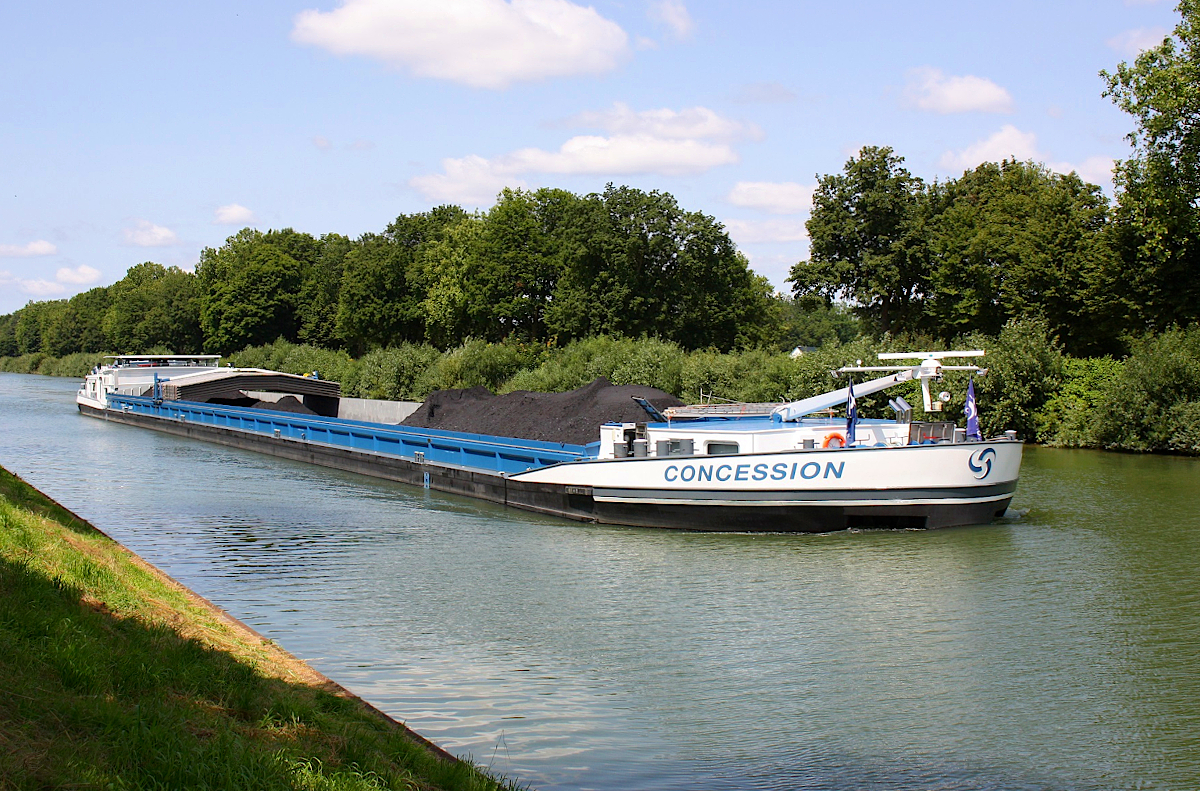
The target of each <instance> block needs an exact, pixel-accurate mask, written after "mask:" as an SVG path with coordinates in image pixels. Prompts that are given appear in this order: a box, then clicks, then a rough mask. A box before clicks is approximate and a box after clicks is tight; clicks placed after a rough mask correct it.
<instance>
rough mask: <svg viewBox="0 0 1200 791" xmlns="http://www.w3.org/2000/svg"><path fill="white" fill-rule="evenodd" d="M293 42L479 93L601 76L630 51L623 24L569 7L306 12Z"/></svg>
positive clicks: (355, 4) (488, 1) (517, 3)
mask: <svg viewBox="0 0 1200 791" xmlns="http://www.w3.org/2000/svg"><path fill="white" fill-rule="evenodd" d="M292 40H294V41H296V42H299V43H301V44H311V45H314V46H317V47H321V48H322V49H325V50H328V51H329V52H332V53H334V54H335V55H363V56H366V57H369V58H374V59H375V60H379V61H382V62H383V63H386V64H388V65H391V66H394V67H398V68H406V69H409V70H410V71H411V72H412V73H413V74H415V75H417V76H420V77H434V78H437V79H443V80H450V81H451V82H458V83H462V84H464V85H470V86H472V87H475V88H506V87H508V86H509V85H511V84H513V83H514V82H523V81H528V80H540V79H545V78H547V77H567V76H574V75H580V74H600V73H603V72H607V71H611V70H612V69H614V68H616V66H617V65H618V64H619V63H620V61H621V60H622V58H623V57H624V56H625V55H626V54H627V52H628V36H627V35H626V34H625V31H624V30H622V29H621V27H620V26H619V25H617V24H616V23H615V22H612V21H610V20H608V19H605V18H604V17H602V16H600V14H598V13H597V12H596V10H595V9H594V8H591V7H590V6H589V7H584V6H580V5H576V4H575V3H571V2H568V0H511V2H509V1H506V0H440V1H439V2H428V0H345V2H343V3H342V5H341V6H339V7H338V8H336V9H335V10H333V11H329V12H321V11H318V10H315V9H312V10H308V11H302V12H300V13H299V14H298V15H297V16H296V19H295V25H294V27H293V28H292Z"/></svg>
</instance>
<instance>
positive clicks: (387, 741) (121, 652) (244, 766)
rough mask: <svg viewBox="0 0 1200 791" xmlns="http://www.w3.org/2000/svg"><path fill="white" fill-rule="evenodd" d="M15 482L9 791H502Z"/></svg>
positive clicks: (7, 486) (8, 501)
mask: <svg viewBox="0 0 1200 791" xmlns="http://www.w3.org/2000/svg"><path fill="white" fill-rule="evenodd" d="M512 787H513V786H512V785H511V784H508V783H505V782H503V781H500V780H496V779H495V778H492V777H490V776H488V775H487V774H485V773H484V772H482V771H480V770H479V769H478V768H476V767H474V766H472V765H471V764H469V763H465V762H459V761H453V760H446V759H445V758H444V757H441V756H439V755H437V754H436V753H435V752H433V751H432V750H430V749H429V748H427V747H426V746H425V745H423V744H421V743H419V741H418V740H417V739H416V738H414V737H413V736H412V735H410V733H409V732H408V731H406V730H405V729H403V728H402V727H400V726H398V725H397V724H396V723H394V722H392V721H390V720H388V719H386V718H384V717H382V716H380V715H379V714H378V713H377V712H374V711H372V710H371V709H369V708H368V707H367V706H365V705H364V704H363V703H362V702H361V701H359V700H358V699H356V698H353V697H351V696H349V695H347V694H345V693H344V691H343V690H341V689H340V688H337V687H336V685H332V684H330V683H329V682H328V681H327V680H325V679H324V678H323V677H321V676H319V675H318V674H316V673H314V672H313V671H312V670H311V669H309V668H307V666H305V665H303V663H300V662H299V661H298V660H296V659H295V658H293V657H291V656H290V655H288V654H286V653H285V652H283V651H282V650H280V649H279V648H278V647H276V646H275V645H274V644H273V643H271V642H270V641H267V640H264V639H262V638H261V637H260V636H258V635H256V634H254V633H253V632H251V631H250V630H248V629H246V628H244V627H241V626H240V625H239V624H237V623H236V622H234V621H232V620H230V619H228V618H226V617H224V616H223V615H222V614H221V613H220V612H218V611H217V610H215V609H214V608H212V607H211V606H210V605H208V604H207V603H206V602H204V600H202V599H200V598H199V597H197V596H195V595H194V594H192V593H191V592H190V591H187V590H186V589H184V588H182V587H181V586H179V585H177V584H175V583H174V582H173V581H171V580H170V579H169V578H166V577H164V576H163V575H162V574H160V573H158V572H157V571H156V570H154V569H153V568H152V567H149V566H148V565H146V564H145V563H144V562H142V561H140V560H139V559H138V558H137V557H136V556H133V555H132V554H131V553H129V552H127V551H126V550H124V549H123V548H122V547H120V546H119V545H118V544H116V543H115V542H113V541H111V540H110V539H108V538H107V537H106V536H104V535H103V534H101V533H100V532H99V531H97V530H95V528H93V527H91V526H90V525H88V524H87V523H86V522H84V521H83V520H81V519H79V518H78V517H76V516H74V515H73V514H71V513H70V512H69V511H67V510H65V509H63V508H62V507H61V506H58V505H57V504H55V503H53V502H52V501H50V500H48V499H47V498H45V497H44V496H43V495H41V493H39V492H37V491H36V490H34V489H32V488H31V487H29V486H28V485H27V484H25V483H24V482H23V481H21V480H20V479H19V478H16V477H15V476H13V475H11V474H9V473H8V472H6V471H4V470H3V469H0V789H5V790H7V789H35V788H36V789H41V788H96V789H110V788H111V789H182V788H187V789H239V790H241V789H322V790H323V789H330V790H333V789H337V790H338V791H341V790H342V789H346V790H350V789H500V788H512Z"/></svg>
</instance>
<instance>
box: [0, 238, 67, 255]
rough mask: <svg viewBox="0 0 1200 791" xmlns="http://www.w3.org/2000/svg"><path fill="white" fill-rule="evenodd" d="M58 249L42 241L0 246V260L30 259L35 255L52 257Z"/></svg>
mask: <svg viewBox="0 0 1200 791" xmlns="http://www.w3.org/2000/svg"><path fill="white" fill-rule="evenodd" d="M57 252H58V248H57V247H55V246H54V245H53V244H51V243H50V242H47V241H46V240H44V239H38V240H37V241H36V242H30V243H29V244H21V245H17V244H0V258H30V257H32V256H35V255H54V254H55V253H57Z"/></svg>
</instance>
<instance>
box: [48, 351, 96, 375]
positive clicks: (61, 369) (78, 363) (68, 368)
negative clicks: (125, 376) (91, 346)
mask: <svg viewBox="0 0 1200 791" xmlns="http://www.w3.org/2000/svg"><path fill="white" fill-rule="evenodd" d="M102 362H104V353H103V352H75V353H74V354H67V355H64V356H62V357H47V358H45V359H44V360H42V361H41V362H40V363H39V364H38V367H37V372H38V373H39V374H44V375H46V376H69V377H71V378H72V379H82V378H83V377H85V376H87V375H88V374H89V373H90V372H91V370H92V369H93V368H95V367H96V366H97V365H100V364H101V363H102Z"/></svg>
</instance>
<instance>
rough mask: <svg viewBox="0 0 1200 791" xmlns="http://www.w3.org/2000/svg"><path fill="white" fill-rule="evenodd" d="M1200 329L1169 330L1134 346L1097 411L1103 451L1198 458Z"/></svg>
mask: <svg viewBox="0 0 1200 791" xmlns="http://www.w3.org/2000/svg"><path fill="white" fill-rule="evenodd" d="M1197 402H1200V327H1192V328H1191V329H1189V330H1186V331H1184V330H1169V331H1167V332H1164V333H1163V334H1161V335H1158V336H1148V337H1146V338H1143V339H1142V340H1140V341H1138V342H1136V343H1135V344H1134V345H1133V350H1132V353H1131V354H1130V356H1129V358H1128V359H1127V360H1125V363H1124V365H1123V366H1122V368H1121V371H1120V373H1119V375H1118V376H1115V377H1114V378H1113V379H1112V380H1110V382H1109V383H1108V385H1107V387H1106V388H1105V391H1104V400H1103V402H1102V403H1101V404H1100V406H1099V407H1098V409H1097V410H1096V438H1097V441H1098V444H1099V445H1101V446H1102V447H1106V448H1112V449H1119V450H1133V451H1163V450H1173V451H1177V452H1184V453H1197V452H1198V451H1197V450H1196V446H1197V444H1198V443H1197V442H1196V438H1197V436H1200V423H1198V420H1200V417H1198V414H1197V412H1198V410H1200V407H1197V406H1196V403H1197Z"/></svg>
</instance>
